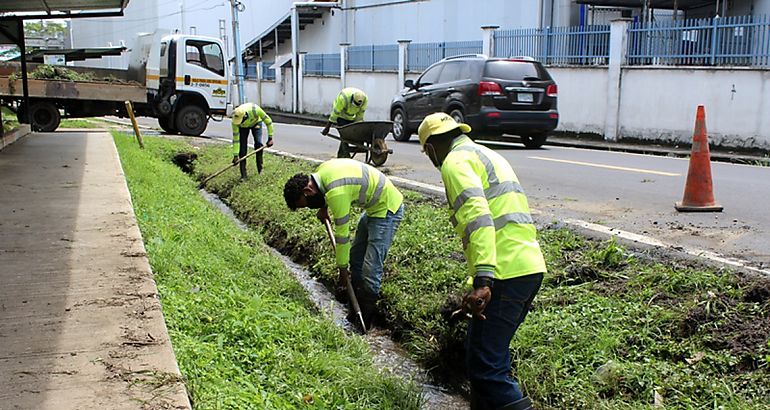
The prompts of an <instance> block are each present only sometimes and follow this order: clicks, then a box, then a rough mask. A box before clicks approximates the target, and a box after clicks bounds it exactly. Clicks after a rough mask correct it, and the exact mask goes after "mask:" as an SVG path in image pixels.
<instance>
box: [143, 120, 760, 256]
mask: <svg viewBox="0 0 770 410" xmlns="http://www.w3.org/2000/svg"><path fill="white" fill-rule="evenodd" d="M140 122H141V123H142V124H144V125H148V126H155V127H156V126H157V123H156V122H155V120H153V119H141V120H140ZM319 131H320V127H313V126H304V125H291V124H275V147H274V148H276V149H279V150H282V151H287V152H291V153H294V154H300V155H305V156H309V157H313V158H318V159H322V160H323V159H329V158H333V157H334V156H335V155H336V151H337V146H338V143H337V142H336V141H335V140H332V139H331V138H328V137H324V136H322V135H320V133H319ZM204 136H207V137H211V138H224V139H229V138H230V137H231V130H230V124H229V121H228V120H225V121H223V122H221V123H214V122H212V123H210V124H209V128H208V129H207V130H206V133H205V134H204ZM387 144H388V147H389V148H391V149H393V151H394V152H393V154H392V155H391V156H389V157H388V160H387V162H386V163H385V165H384V166H383V168H385V169H387V170H388V171H389V174H391V175H397V176H400V177H403V178H409V179H413V180H417V181H421V182H426V183H430V184H435V185H441V178H440V175H439V173H438V170H436V169H435V168H434V167H433V166H432V164H431V163H430V161H429V160H428V159H427V157H425V155H424V154H422V153H421V152H420V147H419V144H418V143H417V137H416V135H415V136H413V137H412V141H410V142H405V143H404V142H397V141H394V140H392V139H391V138H390V137H389V138H388V140H387ZM486 145H488V146H489V147H491V148H493V149H495V150H496V151H497V152H499V153H500V154H502V155H503V156H504V157H505V158H506V159H507V160H508V161H509V162H510V163H511V165H512V166H513V169H514V171H515V172H516V174H517V176H518V177H519V180H520V181H521V183H522V185H523V187H524V189H525V190H526V192H527V195H528V197H529V201H530V206H531V207H532V208H533V209H534V210H536V211H539V213H540V220H541V221H543V222H548V221H549V219H552V220H554V221H555V220H563V219H565V218H572V219H580V220H583V221H588V222H592V223H597V224H601V225H605V226H608V227H610V228H615V229H621V230H624V231H629V232H632V233H636V234H640V235H646V236H650V237H653V238H657V239H659V240H661V241H664V242H667V243H670V244H681V245H684V246H688V247H692V248H699V249H704V250H707V251H711V252H715V253H719V254H721V255H724V256H728V257H734V258H739V259H744V260H747V261H749V262H751V264H752V265H754V266H757V267H760V268H767V267H770V212H768V210H767V208H768V204H770V168H768V167H760V166H750V165H736V164H728V163H712V176H713V181H714V195H715V197H716V200H717V202H719V203H720V204H721V205H723V206H724V211H723V212H722V213H678V212H677V211H676V210H674V206H673V204H674V202H675V201H680V200H681V199H682V194H683V191H684V184H685V180H686V177H687V168H688V160H687V159H676V158H669V157H661V156H650V155H639V154H629V153H621V152H607V151H596V150H587V149H576V148H562V147H550V146H546V147H545V148H542V149H535V150H529V149H525V148H523V147H522V146H521V145H519V144H501V143H487V144H486ZM356 158H358V159H360V160H363V154H358V156H357V157H356Z"/></svg>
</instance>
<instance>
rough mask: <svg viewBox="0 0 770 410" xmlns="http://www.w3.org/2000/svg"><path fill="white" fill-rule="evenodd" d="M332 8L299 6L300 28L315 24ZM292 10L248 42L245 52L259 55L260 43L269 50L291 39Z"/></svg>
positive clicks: (248, 54) (263, 49)
mask: <svg viewBox="0 0 770 410" xmlns="http://www.w3.org/2000/svg"><path fill="white" fill-rule="evenodd" d="M329 10H330V7H329V6H326V5H321V7H318V6H312V7H302V8H297V17H298V20H299V29H300V30H304V29H305V26H307V25H310V24H313V22H314V21H315V20H316V19H320V18H321V17H323V15H324V13H326V12H327V11H329ZM291 14H292V13H291V12H289V13H286V15H284V16H283V17H281V18H280V19H278V21H276V22H275V23H273V25H272V26H270V28H268V29H267V30H265V31H263V32H262V34H260V35H258V36H256V37H254V38H253V39H252V40H251V41H249V42H248V43H246V47H244V54H247V56H255V55H256V56H258V55H259V48H260V45H261V47H262V51H263V52H264V51H268V50H271V49H273V48H275V47H276V45H278V44H283V42H285V41H286V40H288V39H291Z"/></svg>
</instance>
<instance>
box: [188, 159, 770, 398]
mask: <svg viewBox="0 0 770 410" xmlns="http://www.w3.org/2000/svg"><path fill="white" fill-rule="evenodd" d="M230 156H231V155H230V151H229V147H211V148H207V149H205V150H202V151H201V152H199V160H198V162H197V165H196V171H195V174H196V175H195V177H196V178H202V177H203V176H205V175H209V174H211V173H213V172H214V171H215V170H217V169H219V168H220V167H222V166H224V165H226V164H227V161H229V158H230ZM265 161H266V165H265V169H266V170H265V172H264V173H263V174H262V175H261V176H259V177H252V178H251V179H249V180H248V181H246V182H239V181H238V174H237V171H231V172H228V173H225V174H224V175H222V176H220V177H218V178H217V179H214V180H213V181H211V182H210V183H209V185H208V188H209V189H210V190H212V191H214V192H217V193H218V194H219V195H220V196H222V197H224V198H225V199H226V200H227V201H228V202H229V203H230V204H231V206H232V207H233V208H234V209H235V211H236V212H238V213H239V214H240V216H241V217H242V218H243V219H244V220H246V221H247V222H248V223H250V224H251V225H252V226H255V227H258V228H259V229H260V230H261V231H262V232H263V233H264V236H265V238H266V240H267V241H268V242H269V243H271V244H273V245H274V246H276V247H278V248H279V249H281V250H282V251H283V252H285V253H288V254H290V255H291V256H293V257H294V258H295V259H297V260H299V261H302V262H305V263H307V264H308V265H309V266H310V267H311V268H312V269H313V270H314V271H316V272H317V273H318V275H319V277H320V278H322V279H323V280H326V281H329V282H331V281H333V280H334V277H335V275H336V272H335V270H334V263H333V261H332V256H331V254H330V252H329V250H328V249H329V246H328V244H327V243H326V238H325V233H324V229H323V227H322V225H321V224H319V223H318V221H317V220H315V216H314V212H312V211H307V210H305V211H300V212H294V213H292V212H289V211H288V209H287V208H286V205H285V203H284V200H283V197H282V187H283V184H284V182H285V181H286V180H287V179H288V178H289V177H290V176H291V175H293V174H295V173H296V172H310V171H312V169H313V168H314V166H313V165H311V164H307V163H304V162H301V161H293V160H289V159H284V158H278V157H274V156H272V155H266V158H265ZM249 167H250V168H251V169H252V170H251V175H256V173H255V171H254V170H253V167H254V165H253V161H249ZM525 183H526V181H525ZM406 197H407V199H408V200H407V209H406V217H405V219H404V221H403V223H402V225H401V227H400V228H399V231H398V233H397V235H396V238H395V241H394V244H393V247H392V249H391V251H390V254H389V256H388V261H387V264H386V270H387V275H386V279H385V282H384V285H383V291H382V296H383V300H382V301H381V308H382V311H383V312H385V315H386V318H387V320H388V323H389V326H390V327H391V328H393V329H394V330H395V334H396V335H397V336H398V337H400V338H401V340H402V341H403V342H404V344H405V345H406V346H407V347H408V349H409V351H410V352H412V353H413V354H414V355H415V356H416V357H418V358H419V359H421V360H422V361H423V362H424V363H425V364H426V365H427V366H429V367H433V366H435V367H436V368H437V369H439V370H440V371H438V372H437V373H442V374H446V373H448V372H443V371H441V370H458V369H457V365H458V364H461V363H462V337H463V335H464V331H465V327H464V324H461V325H449V324H448V323H447V322H446V321H445V320H444V319H443V317H442V308H444V305H445V301H446V300H447V297H448V296H450V295H452V294H456V293H457V292H458V291H459V290H460V288H461V283H462V281H463V279H464V278H465V276H466V273H465V267H464V262H463V257H462V248H461V245H460V242H459V240H458V239H457V238H456V237H455V235H454V234H453V233H452V232H451V230H450V227H449V221H448V217H447V212H446V211H445V210H444V209H441V207H440V206H439V205H438V204H436V203H434V202H431V201H430V200H426V199H424V198H422V197H421V196H419V195H417V194H414V193H407V195H406ZM540 240H541V244H542V246H543V249H544V252H545V255H546V259H547V263H548V267H549V274H548V275H547V278H546V282H545V284H544V287H543V289H542V290H541V292H540V294H539V296H538V298H537V299H536V301H535V305H534V307H533V311H532V313H531V314H530V316H529V317H528V319H527V321H526V322H525V324H524V325H523V326H522V327H521V329H520V330H519V332H518V333H517V335H516V338H515V339H514V342H513V343H512V346H511V350H512V354H513V357H514V364H515V372H516V374H517V376H518V377H519V378H520V380H522V381H523V383H524V388H525V389H526V391H527V392H528V393H529V394H530V395H531V396H532V397H533V398H534V400H535V401H536V403H537V407H538V408H541V409H643V408H652V407H653V406H654V405H655V404H656V403H657V404H660V403H661V402H662V403H663V404H665V407H666V408H683V409H684V408H719V406H722V407H723V408H725V409H760V408H762V409H766V408H767V404H768V403H770V370H769V369H768V368H769V367H770V346H769V345H768V334H769V333H770V301H768V299H769V298H770V284H769V283H768V281H767V280H763V281H759V280H755V279H751V280H749V279H747V278H744V277H741V276H739V275H736V274H734V273H731V272H728V271H718V270H717V271H715V270H709V269H701V268H697V267H691V266H686V265H683V264H677V263H676V262H673V261H669V260H663V261H660V262H650V261H648V260H646V258H645V260H642V259H641V258H635V257H633V256H631V255H629V253H628V252H626V251H625V250H624V249H623V248H621V247H619V246H618V245H616V244H615V242H613V241H609V242H597V241H592V240H588V239H586V238H584V237H581V236H579V235H576V234H574V233H572V232H570V231H568V230H566V229H560V228H555V227H554V226H552V225H549V226H546V227H541V230H540Z"/></svg>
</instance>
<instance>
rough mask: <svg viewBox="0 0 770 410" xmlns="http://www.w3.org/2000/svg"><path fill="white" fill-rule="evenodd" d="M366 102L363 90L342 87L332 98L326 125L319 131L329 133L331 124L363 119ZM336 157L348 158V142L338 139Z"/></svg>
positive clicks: (348, 122) (344, 123)
mask: <svg viewBox="0 0 770 410" xmlns="http://www.w3.org/2000/svg"><path fill="white" fill-rule="evenodd" d="M368 103H369V98H368V97H367V96H366V94H365V93H364V92H363V91H361V90H359V89H358V88H353V87H348V88H343V89H342V91H340V93H339V94H337V98H335V99H334V106H333V107H332V113H331V114H330V115H329V121H327V122H326V126H325V127H324V129H323V131H321V134H323V135H327V134H329V128H331V126H332V124H333V125H335V126H343V125H348V124H352V123H354V122H360V121H363V120H364V113H365V112H366V105H367V104H368ZM337 158H350V150H349V149H348V144H346V143H344V142H342V141H340V147H339V149H338V150H337Z"/></svg>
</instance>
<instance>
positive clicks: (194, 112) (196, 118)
mask: <svg viewBox="0 0 770 410" xmlns="http://www.w3.org/2000/svg"><path fill="white" fill-rule="evenodd" d="M207 125H208V118H207V117H206V111H204V110H203V108H201V107H199V106H197V105H188V106H186V107H182V109H180V110H179V111H177V112H176V129H177V130H179V133H181V134H182V135H192V136H194V137H197V136H199V135H201V134H203V131H205V130H206V126H207Z"/></svg>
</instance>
